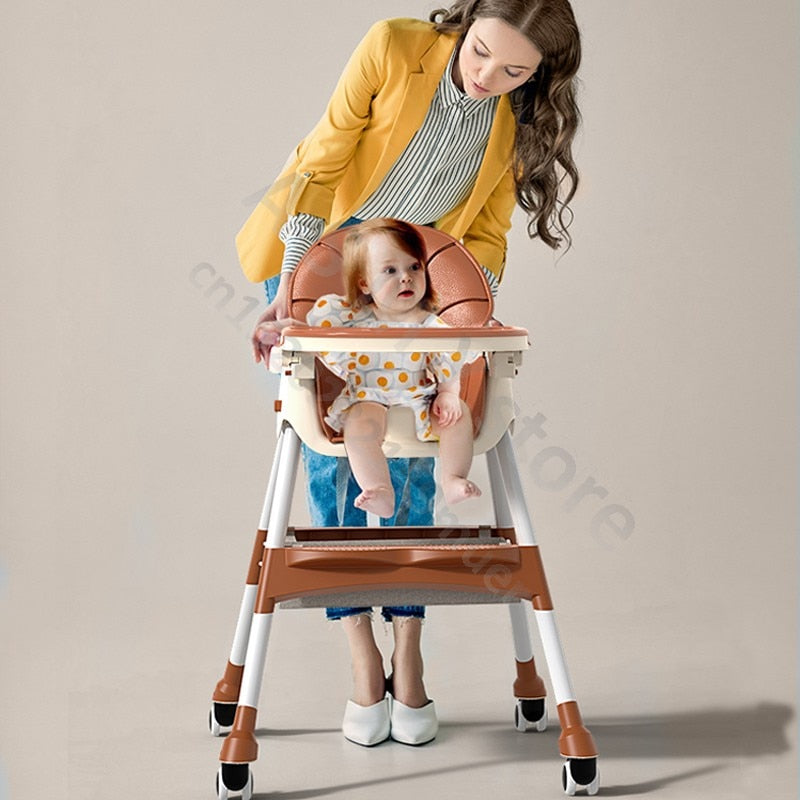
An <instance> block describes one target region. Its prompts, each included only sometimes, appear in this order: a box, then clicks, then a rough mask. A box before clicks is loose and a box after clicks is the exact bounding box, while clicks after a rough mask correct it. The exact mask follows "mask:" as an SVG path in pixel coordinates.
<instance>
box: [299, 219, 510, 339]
mask: <svg viewBox="0 0 800 800" xmlns="http://www.w3.org/2000/svg"><path fill="white" fill-rule="evenodd" d="M415 227H416V228H417V230H418V231H419V233H420V234H422V238H423V239H424V241H425V249H426V251H427V255H428V279H429V280H430V282H431V285H432V286H433V288H434V290H435V291H436V296H437V298H438V300H439V309H438V311H437V312H436V313H437V314H438V315H439V316H440V317H441V318H442V319H443V320H444V321H445V322H447V324H448V325H452V326H453V327H454V328H458V327H479V326H481V325H485V324H486V323H487V322H488V321H489V320H490V319H491V317H492V311H493V310H494V306H493V303H492V293H491V292H490V291H489V286H488V284H487V283H486V278H484V276H483V271H482V270H481V268H480V267H479V266H478V263H477V261H475V259H474V258H473V257H472V255H471V254H470V252H469V251H468V250H467V249H466V248H465V247H464V246H463V245H462V244H460V243H459V242H457V241H456V240H455V239H454V238H453V237H452V236H449V235H448V234H446V233H443V232H442V231H437V230H436V229H435V228H430V227H427V226H423V225H417V226H415ZM348 230H349V229H348V228H340V229H339V230H338V231H334V232H333V233H329V234H328V235H327V236H325V237H323V238H322V239H320V240H319V241H318V242H317V243H316V244H314V245H313V246H312V247H311V249H310V250H309V251H308V252H307V253H306V255H305V256H304V257H303V260H302V261H301V262H300V264H298V266H297V269H296V270H295V272H294V275H293V276H292V283H291V284H290V288H289V297H290V300H289V316H290V317H294V318H295V319H300V320H304V319H305V318H306V314H308V312H309V310H310V308H311V306H312V305H314V303H315V302H316V300H317V299H318V298H319V297H321V296H322V295H324V294H344V283H343V281H342V247H343V245H344V239H345V237H346V236H347V234H348Z"/></svg>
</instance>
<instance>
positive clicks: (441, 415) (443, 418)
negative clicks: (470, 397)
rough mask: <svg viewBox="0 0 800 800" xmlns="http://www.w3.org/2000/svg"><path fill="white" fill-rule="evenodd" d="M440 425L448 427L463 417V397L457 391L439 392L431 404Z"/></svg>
mask: <svg viewBox="0 0 800 800" xmlns="http://www.w3.org/2000/svg"><path fill="white" fill-rule="evenodd" d="M431 411H433V413H434V414H435V416H436V419H437V420H438V422H439V425H440V426H441V427H442V428H446V427H447V426H448V425H452V424H453V423H454V422H458V420H459V419H461V398H460V397H459V396H458V395H457V394H456V393H455V392H439V394H437V395H436V398H435V399H434V401H433V403H432V404H431Z"/></svg>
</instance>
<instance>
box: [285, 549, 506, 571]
mask: <svg viewBox="0 0 800 800" xmlns="http://www.w3.org/2000/svg"><path fill="white" fill-rule="evenodd" d="M284 552H285V558H286V566H287V567H301V568H303V569H323V570H324V569H332V570H340V569H342V567H343V566H348V567H350V568H354V567H355V568H358V567H363V568H367V567H370V568H371V567H379V566H385V567H406V566H409V567H410V566H414V567H430V568H436V567H445V568H447V567H455V566H458V565H460V564H465V563H468V562H469V560H470V559H471V558H472V557H473V556H474V557H477V558H479V559H480V562H481V564H482V565H483V566H484V568H486V566H489V565H494V564H497V565H508V566H515V565H517V564H519V563H520V556H519V550H518V548H517V547H516V546H514V545H508V544H501V545H496V544H487V545H468V546H462V545H428V546H425V547H392V546H391V545H389V546H386V545H382V546H381V545H373V546H365V545H354V546H348V547H330V546H327V547H326V546H322V547H308V546H305V547H296V548H288V549H286V550H285V551H284Z"/></svg>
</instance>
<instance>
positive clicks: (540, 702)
mask: <svg viewBox="0 0 800 800" xmlns="http://www.w3.org/2000/svg"><path fill="white" fill-rule="evenodd" d="M514 727H515V728H516V729H517V730H518V731H520V732H521V733H526V732H527V731H536V732H537V733H541V732H542V731H545V730H547V707H546V705H545V701H544V697H539V698H537V699H536V700H520V699H518V700H517V705H516V706H515V707H514Z"/></svg>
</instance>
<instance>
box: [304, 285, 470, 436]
mask: <svg viewBox="0 0 800 800" xmlns="http://www.w3.org/2000/svg"><path fill="white" fill-rule="evenodd" d="M306 321H307V322H308V324H309V325H312V326H318V327H323V328H330V327H367V328H376V327H379V328H386V327H389V326H387V324H386V323H385V322H382V321H380V320H378V319H377V318H376V317H375V316H374V313H372V311H370V310H369V309H363V308H362V309H359V310H358V311H355V312H353V311H352V310H351V307H350V306H349V304H348V303H347V302H346V301H345V300H344V299H343V298H341V297H338V296H337V295H325V296H324V297H321V298H320V299H319V300H318V301H317V302H316V303H315V304H314V306H313V307H312V309H311V311H309V312H308V315H307V317H306ZM391 327H399V328H404V327H405V328H417V327H447V325H446V323H444V322H443V321H442V320H440V319H439V318H438V317H436V316H435V315H433V314H431V315H430V316H429V317H428V318H427V319H426V320H425V321H424V322H423V323H421V324H419V323H415V324H413V325H411V324H405V323H393V324H392V325H391ZM412 335H413V334H412ZM320 355H321V356H322V357H323V359H324V360H325V363H326V364H327V365H328V366H329V367H330V368H331V369H332V370H333V371H334V372H335V373H336V374H337V375H339V376H340V377H341V378H343V379H344V381H345V388H344V389H343V390H342V392H341V394H340V395H339V396H338V397H337V398H336V399H335V400H334V401H333V403H331V405H330V407H329V409H328V415H327V417H326V421H327V422H328V423H329V424H330V425H331V427H332V428H333V429H334V430H341V427H342V415H343V414H344V413H345V411H346V410H347V409H348V408H349V407H350V406H351V405H352V404H353V403H354V402H358V401H366V400H369V401H371V402H378V403H381V404H383V405H386V406H391V405H407V406H410V407H411V408H412V410H413V411H414V419H415V425H416V432H417V437H418V438H419V439H421V440H423V441H425V440H427V439H435V438H436V437H435V436H433V434H432V433H431V427H430V411H429V407H430V403H431V401H432V399H433V397H434V396H435V394H436V387H437V383H439V382H441V381H446V380H451V379H452V378H454V377H455V376H457V375H458V373H459V371H460V369H461V363H462V362H464V361H468V360H470V358H471V357H472V356H471V355H469V354H463V353H427V352H425V353H423V352H421V351H416V350H415V351H413V352H410V353H356V352H350V353H337V352H334V351H330V352H327V353H320Z"/></svg>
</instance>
